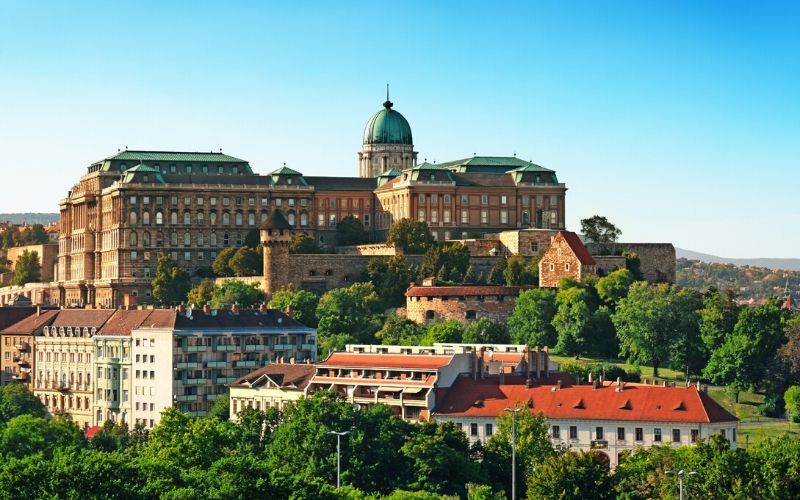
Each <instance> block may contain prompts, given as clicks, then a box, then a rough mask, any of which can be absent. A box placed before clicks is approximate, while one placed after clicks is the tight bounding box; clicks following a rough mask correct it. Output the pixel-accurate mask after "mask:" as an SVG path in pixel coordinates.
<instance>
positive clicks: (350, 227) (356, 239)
mask: <svg viewBox="0 0 800 500" xmlns="http://www.w3.org/2000/svg"><path fill="white" fill-rule="evenodd" d="M368 240H369V235H368V234H367V231H366V230H365V229H364V225H363V224H361V221H360V220H358V218H357V217H353V216H352V215H348V216H347V217H343V218H342V220H340V221H339V222H338V223H337V224H336V244H337V245H339V246H347V245H360V244H362V243H366V242H367V241H368Z"/></svg>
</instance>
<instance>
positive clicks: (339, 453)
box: [328, 431, 350, 490]
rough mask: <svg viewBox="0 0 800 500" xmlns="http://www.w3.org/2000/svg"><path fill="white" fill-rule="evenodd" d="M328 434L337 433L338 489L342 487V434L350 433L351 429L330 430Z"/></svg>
mask: <svg viewBox="0 0 800 500" xmlns="http://www.w3.org/2000/svg"><path fill="white" fill-rule="evenodd" d="M328 434H335V435H336V489H337V490H338V489H339V488H341V487H342V436H346V435H348V434H350V431H343V432H336V431H328Z"/></svg>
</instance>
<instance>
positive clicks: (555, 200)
mask: <svg viewBox="0 0 800 500" xmlns="http://www.w3.org/2000/svg"><path fill="white" fill-rule="evenodd" d="M557 206H558V196H551V197H550V208H555V207H557Z"/></svg>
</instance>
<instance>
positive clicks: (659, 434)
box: [433, 375, 738, 468]
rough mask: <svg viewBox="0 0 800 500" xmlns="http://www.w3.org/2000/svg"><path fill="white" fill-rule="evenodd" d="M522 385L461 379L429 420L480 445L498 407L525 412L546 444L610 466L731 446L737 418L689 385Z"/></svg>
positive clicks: (510, 381)
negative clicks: (597, 455) (648, 454)
mask: <svg viewBox="0 0 800 500" xmlns="http://www.w3.org/2000/svg"><path fill="white" fill-rule="evenodd" d="M553 377H556V375H553ZM553 377H551V378H553ZM566 377H567V375H564V378H566ZM529 385H530V384H526V382H525V380H524V379H523V378H522V377H506V379H505V380H504V381H501V380H500V378H499V377H495V376H491V377H487V378H483V379H481V378H478V379H477V380H476V379H474V378H473V377H470V376H462V377H461V378H460V379H459V380H458V381H457V382H456V384H455V385H454V386H453V388H452V389H451V390H450V392H448V393H447V396H446V397H445V398H444V399H443V400H442V401H441V403H440V404H438V405H437V407H436V410H435V411H434V414H433V418H434V419H436V420H438V421H441V422H454V423H455V424H456V425H457V426H459V427H460V428H461V429H463V430H464V432H465V433H466V434H467V437H468V438H469V440H470V442H475V441H486V440H488V439H489V438H490V437H491V435H492V434H493V432H494V430H495V429H496V428H497V418H498V417H499V416H500V415H502V414H503V413H504V411H505V408H508V407H523V408H527V409H528V410H529V411H531V412H533V413H540V412H541V413H542V414H544V416H545V418H546V419H547V422H548V425H549V426H550V438H551V441H552V443H553V445H561V446H565V447H568V448H572V449H576V450H590V449H593V450H597V451H601V452H602V453H604V454H605V455H606V456H608V458H609V461H610V465H611V467H612V468H613V467H616V465H617V463H618V462H619V457H620V453H622V452H624V451H628V450H634V449H636V448H642V447H649V446H653V445H657V444H671V445H674V446H678V445H688V444H692V443H694V442H696V441H697V440H698V439H707V438H708V437H709V436H711V435H712V434H722V435H723V436H725V437H726V438H727V439H728V440H729V441H730V443H731V446H733V447H735V446H736V443H737V430H738V419H737V418H736V417H734V416H733V415H731V414H730V413H728V412H727V411H726V410H725V409H724V408H722V407H721V406H720V405H719V404H717V403H716V402H715V401H714V400H713V399H712V398H711V397H709V396H708V395H707V394H706V393H705V392H703V391H700V390H698V388H697V387H696V386H694V385H691V386H689V387H665V386H663V385H646V384H629V383H623V382H620V381H617V383H605V384H599V383H594V384H587V385H570V384H567V383H563V384H562V383H561V382H560V381H559V382H556V383H555V384H552V383H549V384H545V385H535V386H530V387H529Z"/></svg>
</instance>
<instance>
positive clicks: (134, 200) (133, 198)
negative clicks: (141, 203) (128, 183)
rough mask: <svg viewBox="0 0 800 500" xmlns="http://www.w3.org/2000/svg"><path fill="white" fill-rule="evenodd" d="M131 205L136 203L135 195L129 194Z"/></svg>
mask: <svg viewBox="0 0 800 500" xmlns="http://www.w3.org/2000/svg"><path fill="white" fill-rule="evenodd" d="M131 205H136V197H135V196H131Z"/></svg>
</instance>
